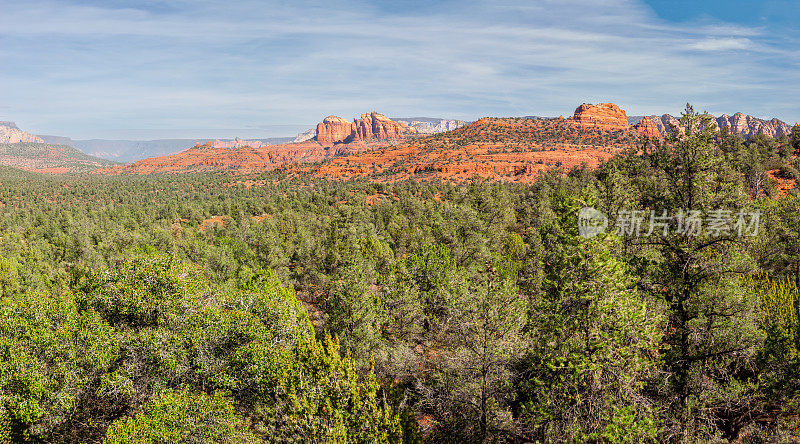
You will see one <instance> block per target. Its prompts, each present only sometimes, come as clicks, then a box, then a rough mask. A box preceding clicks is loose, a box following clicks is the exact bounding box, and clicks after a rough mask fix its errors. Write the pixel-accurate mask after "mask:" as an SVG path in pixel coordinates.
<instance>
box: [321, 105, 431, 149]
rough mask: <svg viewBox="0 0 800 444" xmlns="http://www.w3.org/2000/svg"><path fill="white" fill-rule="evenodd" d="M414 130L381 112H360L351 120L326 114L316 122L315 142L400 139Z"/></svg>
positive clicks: (327, 143)
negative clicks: (357, 116) (358, 115)
mask: <svg viewBox="0 0 800 444" xmlns="http://www.w3.org/2000/svg"><path fill="white" fill-rule="evenodd" d="M415 133H416V130H415V129H414V128H411V127H410V126H408V125H407V124H405V123H403V122H395V121H394V120H391V119H390V118H388V117H386V116H384V115H383V114H380V113H377V112H375V111H373V112H371V113H369V114H362V115H361V118H360V119H353V122H348V121H347V120H345V119H343V118H341V117H337V116H328V117H326V118H325V119H324V120H323V121H322V122H320V123H319V124H317V134H316V136H315V138H316V140H317V142H319V144H320V145H323V146H330V145H333V144H334V143H349V142H354V141H357V140H362V141H369V140H373V139H376V140H387V139H402V138H405V137H408V136H409V135H412V134H415Z"/></svg>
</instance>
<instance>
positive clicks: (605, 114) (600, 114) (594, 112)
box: [572, 103, 630, 130]
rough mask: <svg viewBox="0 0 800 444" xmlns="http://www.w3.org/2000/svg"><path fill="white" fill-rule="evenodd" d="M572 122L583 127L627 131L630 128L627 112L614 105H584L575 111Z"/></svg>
mask: <svg viewBox="0 0 800 444" xmlns="http://www.w3.org/2000/svg"><path fill="white" fill-rule="evenodd" d="M572 120H574V121H575V122H576V123H579V124H581V125H592V126H597V127H600V128H604V129H621V130H625V129H628V128H629V127H630V125H629V124H628V116H627V115H626V114H625V111H623V110H621V109H620V107H618V106H617V105H615V104H613V103H600V104H598V105H592V104H589V103H584V104H583V105H581V106H579V107H578V108H576V109H575V114H574V115H573V116H572Z"/></svg>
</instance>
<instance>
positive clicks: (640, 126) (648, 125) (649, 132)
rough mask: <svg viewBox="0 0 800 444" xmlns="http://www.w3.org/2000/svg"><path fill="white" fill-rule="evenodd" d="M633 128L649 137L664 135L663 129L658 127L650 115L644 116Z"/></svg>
mask: <svg viewBox="0 0 800 444" xmlns="http://www.w3.org/2000/svg"><path fill="white" fill-rule="evenodd" d="M633 129H635V130H636V131H638V132H640V133H641V134H643V135H645V136H647V137H658V138H660V137H663V136H662V134H661V131H659V130H658V127H656V125H655V124H654V123H653V121H652V120H650V118H649V117H643V118H642V120H640V121H639V122H637V123H636V125H633Z"/></svg>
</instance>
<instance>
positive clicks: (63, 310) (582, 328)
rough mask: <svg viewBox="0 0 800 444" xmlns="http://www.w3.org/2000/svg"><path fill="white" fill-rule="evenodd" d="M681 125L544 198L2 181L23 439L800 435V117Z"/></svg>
mask: <svg viewBox="0 0 800 444" xmlns="http://www.w3.org/2000/svg"><path fill="white" fill-rule="evenodd" d="M684 119H685V121H686V122H687V123H691V125H690V130H689V131H688V136H686V137H675V138H672V139H670V140H668V141H667V142H665V143H656V142H654V141H637V145H634V146H632V147H631V148H630V149H627V150H626V151H625V152H623V153H622V154H621V155H619V156H616V157H614V158H613V159H611V160H610V161H609V162H608V163H606V164H604V165H602V166H601V167H600V168H599V169H597V170H588V169H582V168H576V169H573V170H571V171H562V170H552V171H550V172H549V173H547V174H543V175H542V176H541V177H540V178H539V180H538V181H537V182H536V183H534V184H532V185H521V184H491V183H483V182H480V181H474V182H471V183H465V184H449V183H438V182H436V183H431V182H422V183H421V182H415V181H413V180H411V181H405V182H398V183H394V184H376V183H370V182H368V181H350V182H336V181H334V182H328V181H323V180H311V179H294V180H291V181H290V180H285V179H284V178H283V177H282V176H281V175H280V173H278V172H275V173H270V174H265V175H254V176H248V177H241V176H231V175H226V174H217V175H174V176H153V177H146V176H144V177H143V176H138V177H113V178H103V177H93V176H89V177H77V176H75V177H63V176H62V177H53V176H45V175H38V174H34V173H27V172H22V171H20V170H14V169H5V170H2V171H0V202H2V207H0V441H3V440H5V441H13V442H108V443H128V442H142V443H149V442H364V443H367V442H369V443H373V442H387V443H388V442H564V441H568V442H694V441H701V442H707V441H711V442H713V441H727V440H738V441H739V442H781V441H791V440H796V439H800V433H798V431H797V427H798V426H800V420H798V417H797V414H796V412H797V407H798V403H800V386H799V385H798V381H800V379H799V378H798V376H800V356H798V350H799V349H800V327H799V326H798V325H799V324H798V316H799V315H800V294H798V285H800V223H798V222H799V219H800V195H798V194H797V193H796V192H795V191H788V192H787V193H785V194H780V193H778V192H777V190H775V189H774V187H773V179H772V178H771V176H770V175H769V174H767V172H768V171H772V170H775V169H784V170H786V171H787V174H793V173H792V171H793V169H797V167H798V165H797V163H798V161H797V160H796V159H797V157H796V156H797V154H798V152H797V151H798V148H800V128H798V129H797V132H796V135H795V136H793V137H792V138H791V139H790V140H780V141H775V140H771V139H768V138H764V137H755V138H752V139H751V140H748V141H745V140H742V139H740V138H738V137H735V136H730V135H729V134H717V133H714V132H712V131H710V130H709V129H708V128H707V127H706V124H707V123H708V122H707V119H706V118H705V117H704V116H702V115H697V114H695V113H694V112H693V111H692V110H691V108H688V109H687V113H686V115H685V116H684ZM582 207H594V208H596V209H598V210H599V211H601V212H603V213H604V214H608V215H614V214H617V213H618V212H619V210H621V209H646V210H649V209H657V210H661V209H678V208H682V209H692V210H699V211H706V212H709V211H714V210H715V209H725V210H730V211H732V212H734V213H736V212H739V211H748V212H751V211H760V212H761V214H762V217H761V226H760V229H759V231H758V233H757V235H755V236H741V237H740V236H735V235H734V233H727V234H725V235H722V236H712V235H710V234H709V235H706V234H691V233H689V234H687V233H685V232H680V231H678V230H675V229H674V228H676V227H675V226H670V227H669V228H670V229H669V230H667V231H660V230H657V231H656V233H655V234H653V235H651V236H648V237H636V236H625V235H624V234H615V233H614V228H616V227H615V220H614V218H613V217H612V218H611V220H610V221H609V224H610V225H609V227H608V230H606V233H603V234H600V235H598V236H596V237H592V238H590V239H587V238H584V237H582V236H580V235H579V227H578V219H577V214H578V211H579V209H580V208H582ZM210 219H213V221H214V223H210V222H208V220H210ZM204 222H206V223H204Z"/></svg>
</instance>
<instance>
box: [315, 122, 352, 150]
mask: <svg viewBox="0 0 800 444" xmlns="http://www.w3.org/2000/svg"><path fill="white" fill-rule="evenodd" d="M354 133H355V124H353V123H350V122H349V121H347V120H345V119H342V118H341V117H338V116H328V117H326V118H325V119H323V120H322V122H320V123H318V124H317V133H316V135H315V136H314V138H315V139H316V140H317V142H319V144H320V145H333V144H334V143H337V142H345V141H347V139H348V138H350V137H351V136H352V135H353V134H354Z"/></svg>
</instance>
